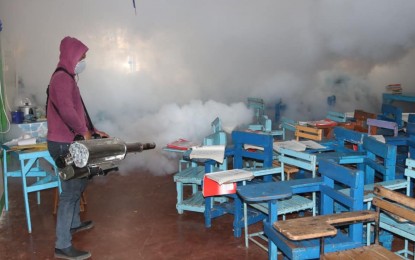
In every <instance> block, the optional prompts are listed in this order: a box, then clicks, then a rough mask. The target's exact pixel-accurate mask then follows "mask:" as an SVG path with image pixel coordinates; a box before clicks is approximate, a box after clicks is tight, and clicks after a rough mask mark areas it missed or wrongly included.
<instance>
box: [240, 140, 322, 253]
mask: <svg viewBox="0 0 415 260" xmlns="http://www.w3.org/2000/svg"><path fill="white" fill-rule="evenodd" d="M278 153H279V155H278V161H279V162H280V165H281V168H282V169H284V168H285V167H286V164H289V165H291V166H295V167H298V168H299V169H302V170H306V171H309V172H310V173H311V177H313V178H315V177H316V173H317V167H316V166H317V161H316V155H314V154H309V153H305V152H297V151H293V150H289V149H285V148H279V149H278ZM284 181H285V174H284V173H283V172H282V173H281V182H284ZM245 204H247V201H244V205H245ZM276 204H277V205H276V207H277V208H278V215H279V216H280V215H282V216H283V219H285V215H286V214H289V213H294V212H304V211H306V210H311V211H312V213H313V215H315V214H316V197H315V193H313V195H312V199H310V198H307V197H305V196H301V195H292V196H291V197H290V198H289V199H284V200H278V201H277V202H276ZM248 206H250V207H252V208H254V209H256V210H259V211H260V212H262V213H264V214H265V215H266V216H269V211H270V207H269V203H267V202H263V201H261V202H255V203H252V202H251V203H248ZM246 215H247V210H244V219H247V218H246V217H245V216H246ZM248 229H249V228H248V225H247V223H246V225H245V246H246V247H249V241H252V242H253V243H255V244H256V245H258V246H260V247H261V248H262V249H264V250H266V251H268V248H266V247H264V246H263V244H262V243H261V242H260V241H259V240H258V239H257V238H261V239H263V240H265V241H268V240H267V238H266V237H265V236H264V232H263V231H260V232H255V233H249V231H248Z"/></svg>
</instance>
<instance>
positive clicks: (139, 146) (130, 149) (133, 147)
mask: <svg viewBox="0 0 415 260" xmlns="http://www.w3.org/2000/svg"><path fill="white" fill-rule="evenodd" d="M126 146H127V153H136V152H142V151H144V150H150V149H154V148H156V144H155V143H130V144H126Z"/></svg>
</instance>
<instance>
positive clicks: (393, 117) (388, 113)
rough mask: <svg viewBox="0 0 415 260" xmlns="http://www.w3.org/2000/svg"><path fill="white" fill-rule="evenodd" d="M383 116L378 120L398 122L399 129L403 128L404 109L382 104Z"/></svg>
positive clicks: (379, 116)
mask: <svg viewBox="0 0 415 260" xmlns="http://www.w3.org/2000/svg"><path fill="white" fill-rule="evenodd" d="M381 112H382V114H380V115H378V119H381V120H386V121H392V122H396V123H397V124H398V128H402V127H403V120H402V109H401V108H399V107H396V106H393V105H390V104H382V109H381Z"/></svg>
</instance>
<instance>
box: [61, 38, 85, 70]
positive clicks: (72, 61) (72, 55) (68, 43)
mask: <svg viewBox="0 0 415 260" xmlns="http://www.w3.org/2000/svg"><path fill="white" fill-rule="evenodd" d="M87 51H88V47H87V46H86V45H85V44H83V43H82V42H81V41H80V40H78V39H76V38H73V37H70V36H66V37H65V38H63V39H62V41H61V45H60V56H59V63H58V67H63V68H65V69H66V70H67V71H68V72H69V73H71V74H75V66H76V64H77V63H78V61H79V60H80V59H81V57H82V55H84V54H85V53H86V52H87Z"/></svg>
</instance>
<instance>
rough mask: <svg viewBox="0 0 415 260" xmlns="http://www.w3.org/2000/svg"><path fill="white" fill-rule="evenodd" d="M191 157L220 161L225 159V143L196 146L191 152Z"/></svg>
mask: <svg viewBox="0 0 415 260" xmlns="http://www.w3.org/2000/svg"><path fill="white" fill-rule="evenodd" d="M189 158H190V159H212V160H215V161H217V162H218V163H223V161H224V160H225V146H224V145H206V146H194V147H192V150H191V152H190V154H189Z"/></svg>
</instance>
